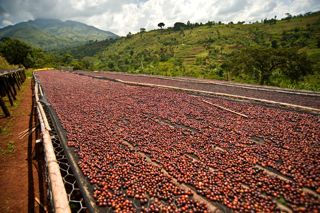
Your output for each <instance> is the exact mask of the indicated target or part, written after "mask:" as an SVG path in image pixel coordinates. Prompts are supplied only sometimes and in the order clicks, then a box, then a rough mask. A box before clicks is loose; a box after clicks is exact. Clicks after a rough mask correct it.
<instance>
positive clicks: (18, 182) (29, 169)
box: [0, 78, 46, 212]
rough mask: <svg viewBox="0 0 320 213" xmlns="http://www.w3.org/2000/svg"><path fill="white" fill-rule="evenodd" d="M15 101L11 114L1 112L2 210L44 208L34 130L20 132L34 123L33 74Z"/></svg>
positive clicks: (0, 177)
mask: <svg viewBox="0 0 320 213" xmlns="http://www.w3.org/2000/svg"><path fill="white" fill-rule="evenodd" d="M15 105H16V106H13V107H10V108H9V110H10V112H11V117H9V118H4V116H3V115H2V114H1V116H0V128H1V129H0V130H1V131H0V189H1V190H0V200H1V202H2V205H0V212H44V210H43V208H42V207H41V206H39V202H40V203H43V204H45V197H46V196H45V193H46V192H45V190H44V187H43V181H42V172H41V171H42V170H41V169H40V168H39V167H38V160H36V158H35V140H36V138H35V133H34V132H33V133H32V134H30V135H26V136H25V137H23V138H22V139H20V138H19V133H21V132H22V131H24V130H26V129H29V128H30V129H32V128H33V127H34V118H33V116H32V115H33V110H32V109H33V106H32V89H31V79H30V78H28V79H26V81H25V82H24V84H23V85H22V87H21V90H20V91H19V92H18V95H17V100H16V101H15ZM7 106H8V104H7ZM38 171H39V172H38ZM39 173H40V174H39ZM39 178H40V179H39ZM39 180H40V181H39ZM39 182H40V183H41V184H39ZM36 200H38V201H39V202H37V201H36Z"/></svg>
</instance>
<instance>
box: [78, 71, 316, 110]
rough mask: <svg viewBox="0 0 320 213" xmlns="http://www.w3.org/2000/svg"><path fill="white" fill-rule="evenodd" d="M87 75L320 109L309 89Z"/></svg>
mask: <svg viewBox="0 0 320 213" xmlns="http://www.w3.org/2000/svg"><path fill="white" fill-rule="evenodd" d="M77 72H79V73H82V74H85V75H94V76H104V77H107V78H111V79H120V80H123V81H131V82H138V83H149V84H156V85H165V86H174V87H180V88H186V89H193V90H203V91H209V92H216V93H225V94H231V95H237V96H244V97H249V98H257V99H266V100H271V101H276V102H283V103H288V104H295V105H300V106H306V107H312V108H316V109H320V93H316V92H308V91H294V90H288V89H281V88H273V87H259V86H254V85H245V84H244V85H242V84H234V83H230V82H224V81H216V80H199V79H191V78H170V77H159V76H147V75H132V74H125V73H116V72H83V71H77Z"/></svg>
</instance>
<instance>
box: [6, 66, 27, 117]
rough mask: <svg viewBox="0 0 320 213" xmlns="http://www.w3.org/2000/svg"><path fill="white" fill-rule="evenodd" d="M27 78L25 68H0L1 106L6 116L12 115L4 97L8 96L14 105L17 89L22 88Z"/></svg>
mask: <svg viewBox="0 0 320 213" xmlns="http://www.w3.org/2000/svg"><path fill="white" fill-rule="evenodd" d="M25 80H26V74H25V70H24V69H16V70H0V106H1V109H2V111H3V113H4V115H5V116H6V117H8V116H10V111H9V110H8V108H7V106H6V104H5V101H4V100H3V98H4V97H6V96H7V97H8V100H9V102H10V105H11V106H13V104H14V101H15V100H16V95H17V90H20V88H21V85H22V83H23V82H24V81H25Z"/></svg>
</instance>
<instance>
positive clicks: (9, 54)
mask: <svg viewBox="0 0 320 213" xmlns="http://www.w3.org/2000/svg"><path fill="white" fill-rule="evenodd" d="M0 54H1V55H2V56H3V57H4V58H5V59H6V61H8V62H9V64H13V65H21V66H24V67H26V68H30V67H43V66H48V65H49V64H55V63H56V62H57V58H56V57H55V56H53V55H52V54H49V53H46V52H44V51H42V50H41V49H36V48H33V47H31V46H29V45H28V44H26V43H24V42H22V41H19V40H16V39H11V38H3V39H1V40H0ZM3 64H4V66H5V62H3ZM6 67H7V68H9V69H10V67H11V68H12V66H11V65H9V66H5V67H3V68H2V69H6Z"/></svg>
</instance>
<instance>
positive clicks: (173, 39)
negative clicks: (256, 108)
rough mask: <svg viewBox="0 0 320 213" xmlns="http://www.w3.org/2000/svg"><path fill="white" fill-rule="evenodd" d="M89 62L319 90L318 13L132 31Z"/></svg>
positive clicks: (92, 65) (129, 69) (119, 68)
mask: <svg viewBox="0 0 320 213" xmlns="http://www.w3.org/2000/svg"><path fill="white" fill-rule="evenodd" d="M159 24H160V23H159ZM159 27H160V28H162V27H163V25H162V24H161V25H160V26H159ZM264 59H265V60H266V61H264ZM259 60H260V61H261V62H263V63H261V64H259V62H258V61H259ZM80 61H81V60H80ZM88 63H89V66H86V67H84V68H85V69H91V70H114V71H125V72H130V73H146V74H157V75H168V76H191V77H197V78H208V79H221V80H234V81H238V82H247V83H256V84H266V85H275V86H281V87H290V88H300V89H310V90H320V77H319V76H320V12H316V13H308V14H306V15H299V16H296V17H293V16H291V15H290V16H288V17H286V18H285V19H283V20H277V19H276V18H273V19H270V20H268V19H265V20H262V21H261V22H259V23H252V24H244V22H238V23H236V24H235V23H229V24H223V23H220V22H219V23H215V22H208V23H206V24H201V23H194V24H193V23H190V22H187V23H186V24H184V23H181V22H180V23H179V22H178V23H176V24H175V25H174V27H172V28H168V29H159V30H153V31H149V32H145V31H144V30H142V31H141V32H139V33H137V34H131V33H130V34H128V36H127V37H123V38H120V39H118V40H117V41H116V42H114V43H111V44H109V45H108V46H106V47H105V50H104V51H102V52H99V53H98V54H97V55H95V56H94V57H90V58H89V59H88ZM264 63H265V64H264ZM264 65H267V66H269V70H266V69H267V68H264ZM259 66H260V68H259ZM236 70H237V71H236ZM263 73H264V74H263Z"/></svg>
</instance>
